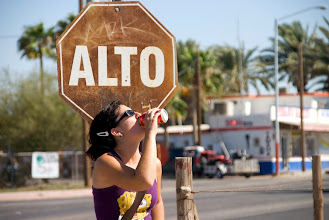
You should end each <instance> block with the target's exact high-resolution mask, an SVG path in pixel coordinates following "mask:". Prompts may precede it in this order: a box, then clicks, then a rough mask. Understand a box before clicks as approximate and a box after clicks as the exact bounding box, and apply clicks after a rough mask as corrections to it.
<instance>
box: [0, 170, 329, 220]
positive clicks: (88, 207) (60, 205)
mask: <svg viewBox="0 0 329 220" xmlns="http://www.w3.org/2000/svg"><path fill="white" fill-rule="evenodd" d="M193 185H194V191H200V190H206V191H212V190H232V191H236V190H237V189H244V190H245V191H247V190H248V191H250V190H252V191H254V192H203V193H197V194H195V195H194V197H195V203H196V206H197V209H198V212H199V216H200V219H201V220H203V219H216V220H218V219H232V220H233V219H250V220H251V219H255V220H258V219H259V220H260V219H270V220H271V219H273V220H274V219H289V220H292V219H299V220H303V219H305V220H309V219H313V195H312V192H311V191H309V190H308V189H311V188H312V181H311V176H310V175H306V176H305V175H304V176H282V177H271V176H266V177H251V178H249V179H246V178H244V177H225V178H224V179H223V180H218V179H195V180H194V181H193ZM273 186H275V187H273ZM263 187H265V188H263ZM323 188H326V189H328V188H329V175H323ZM286 189H289V190H293V189H294V190H296V191H264V190H286ZM163 199H164V204H165V209H166V219H168V220H174V219H176V194H175V180H173V179H165V180H164V181H163ZM324 212H325V213H324V215H325V219H326V218H327V217H329V191H328V190H325V191H324ZM0 219H11V220H16V219H24V220H32V219H33V220H35V219H49V220H55V219H56V220H57V219H61V220H66V219H79V220H90V219H95V216H94V210H93V200H92V197H84V198H72V199H67V198H66V199H50V200H33V201H20V202H18V201H13V202H0Z"/></svg>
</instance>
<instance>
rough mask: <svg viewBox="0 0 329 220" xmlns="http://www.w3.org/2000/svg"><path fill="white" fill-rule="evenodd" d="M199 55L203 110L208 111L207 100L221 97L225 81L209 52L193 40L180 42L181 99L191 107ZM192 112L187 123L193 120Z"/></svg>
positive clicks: (178, 48) (178, 58)
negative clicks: (217, 70)
mask: <svg viewBox="0 0 329 220" xmlns="http://www.w3.org/2000/svg"><path fill="white" fill-rule="evenodd" d="M198 53H199V63H200V69H201V73H200V75H201V79H200V81H201V97H202V108H203V109H207V108H208V104H207V101H206V100H205V99H206V98H207V97H209V96H213V95H215V94H216V95H220V94H221V90H220V88H221V85H222V83H223V81H222V80H221V76H220V75H219V74H218V73H217V72H216V71H215V70H214V68H213V67H214V65H215V63H216V62H215V59H214V57H213V56H212V54H211V53H210V51H208V50H200V46H199V45H198V44H197V43H196V42H195V41H193V40H188V41H186V42H185V43H184V42H181V41H180V42H178V44H177V63H178V71H179V82H180V84H181V86H182V88H181V91H182V92H181V98H182V99H183V100H184V101H185V102H186V103H188V106H191V104H192V101H193V97H194V96H193V95H192V94H193V92H192V91H193V86H194V78H195V68H196V67H195V65H196V56H197V54H198ZM191 113H192V112H188V116H187V122H191V120H192V114H191Z"/></svg>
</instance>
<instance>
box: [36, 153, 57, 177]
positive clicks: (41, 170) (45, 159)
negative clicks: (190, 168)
mask: <svg viewBox="0 0 329 220" xmlns="http://www.w3.org/2000/svg"><path fill="white" fill-rule="evenodd" d="M58 177H59V157H58V153H57V152H33V153H32V178H42V179H48V178H58Z"/></svg>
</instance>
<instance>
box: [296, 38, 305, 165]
mask: <svg viewBox="0 0 329 220" xmlns="http://www.w3.org/2000/svg"><path fill="white" fill-rule="evenodd" d="M298 64H299V66H298V72H299V97H300V147H301V153H302V170H303V171H305V170H306V168H305V132H304V120H303V110H304V73H303V43H302V42H299V44H298Z"/></svg>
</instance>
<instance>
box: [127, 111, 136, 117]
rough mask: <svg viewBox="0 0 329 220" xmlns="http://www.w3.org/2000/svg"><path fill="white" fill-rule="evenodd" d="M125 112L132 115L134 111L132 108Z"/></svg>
mask: <svg viewBox="0 0 329 220" xmlns="http://www.w3.org/2000/svg"><path fill="white" fill-rule="evenodd" d="M126 113H127V115H128V116H132V115H134V114H135V111H134V110H127V111H126Z"/></svg>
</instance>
